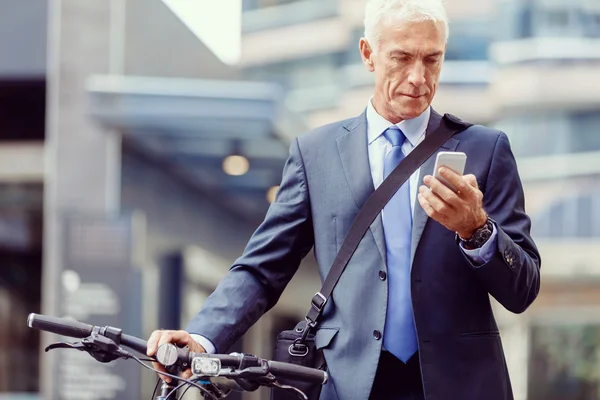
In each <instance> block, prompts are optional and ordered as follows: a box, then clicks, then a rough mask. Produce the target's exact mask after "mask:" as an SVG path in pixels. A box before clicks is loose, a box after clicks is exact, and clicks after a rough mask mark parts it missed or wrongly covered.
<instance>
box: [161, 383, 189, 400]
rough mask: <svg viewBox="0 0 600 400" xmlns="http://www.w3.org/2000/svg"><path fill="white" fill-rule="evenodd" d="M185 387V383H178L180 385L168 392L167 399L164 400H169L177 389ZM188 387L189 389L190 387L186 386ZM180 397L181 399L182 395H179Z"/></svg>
mask: <svg viewBox="0 0 600 400" xmlns="http://www.w3.org/2000/svg"><path fill="white" fill-rule="evenodd" d="M185 385H188V384H187V383H186V382H183V383H180V384H179V385H178V386H177V387H176V388H174V389H172V390H171V391H170V392H169V394H168V395H167V397H165V398H164V400H169V399H170V398H171V395H172V394H173V393H177V391H178V390H179V389H181V388H182V387H184V386H185ZM188 387H190V386H189V385H188ZM181 397H183V394H182V395H181ZM181 397H179V398H180V399H181Z"/></svg>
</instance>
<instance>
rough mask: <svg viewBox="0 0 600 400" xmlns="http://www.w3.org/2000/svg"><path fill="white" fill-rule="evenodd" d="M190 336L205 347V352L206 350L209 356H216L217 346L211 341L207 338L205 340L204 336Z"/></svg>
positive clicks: (193, 334) (192, 334)
mask: <svg viewBox="0 0 600 400" xmlns="http://www.w3.org/2000/svg"><path fill="white" fill-rule="evenodd" d="M190 336H191V337H192V339H194V340H195V341H196V342H198V343H199V344H200V346H202V347H204V350H206V353H207V354H214V353H215V351H216V350H217V349H216V348H215V345H214V344H212V342H211V341H210V340H208V339H207V338H205V337H204V336H202V335H198V334H195V333H191V334H190Z"/></svg>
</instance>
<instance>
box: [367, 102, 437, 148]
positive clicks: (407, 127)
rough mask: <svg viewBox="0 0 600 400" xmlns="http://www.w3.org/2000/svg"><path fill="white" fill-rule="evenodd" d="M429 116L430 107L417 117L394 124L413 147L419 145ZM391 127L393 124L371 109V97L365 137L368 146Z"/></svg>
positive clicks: (373, 108)
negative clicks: (367, 140)
mask: <svg viewBox="0 0 600 400" xmlns="http://www.w3.org/2000/svg"><path fill="white" fill-rule="evenodd" d="M430 115H431V107H427V108H426V109H425V111H423V113H422V114H421V115H419V116H418V117H416V118H412V119H406V120H403V121H401V122H399V123H397V124H396V126H397V127H398V128H399V129H400V130H401V131H402V133H404V136H406V139H408V141H409V142H410V144H412V146H413V147H414V146H416V145H417V144H418V143H419V138H420V137H421V135H422V134H423V132H425V130H426V129H427V124H428V123H429V117H430ZM392 125H394V124H392V123H391V122H389V121H388V120H386V119H385V118H383V117H382V116H381V115H380V114H379V113H378V112H377V110H375V107H373V98H372V97H371V99H369V104H368V105H367V135H368V139H369V144H371V143H373V142H374V141H375V140H376V139H377V138H378V137H379V136H381V135H383V133H384V132H385V130H386V129H387V128H389V127H390V126H392Z"/></svg>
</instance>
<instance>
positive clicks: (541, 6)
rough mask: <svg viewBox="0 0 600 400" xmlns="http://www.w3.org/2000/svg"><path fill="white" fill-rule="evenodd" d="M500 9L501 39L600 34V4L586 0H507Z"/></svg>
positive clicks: (595, 35)
mask: <svg viewBox="0 0 600 400" xmlns="http://www.w3.org/2000/svg"><path fill="white" fill-rule="evenodd" d="M498 12H499V18H498V21H499V22H500V23H499V24H498V26H499V30H498V39H499V40H513V39H523V38H530V37H557V36H559V37H593V38H597V37H600V8H599V7H598V6H597V4H595V3H594V2H590V1H586V0H570V1H555V0H538V1H522V2H518V1H514V2H505V3H504V4H503V5H502V7H500V8H499V10H498Z"/></svg>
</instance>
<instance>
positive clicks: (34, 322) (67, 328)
mask: <svg viewBox="0 0 600 400" xmlns="http://www.w3.org/2000/svg"><path fill="white" fill-rule="evenodd" d="M27 325H28V326H29V327H30V328H33V329H39V330H41V331H47V332H52V333H57V334H59V335H63V336H69V337H73V338H79V339H81V338H85V337H88V336H89V335H91V334H92V329H94V327H93V325H89V324H84V323H83V322H79V321H74V320H70V319H66V318H57V317H49V316H47V315H40V314H34V313H31V314H29V317H28V318H27Z"/></svg>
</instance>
